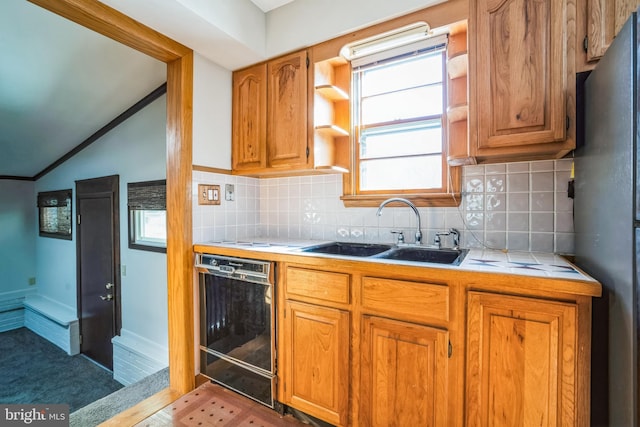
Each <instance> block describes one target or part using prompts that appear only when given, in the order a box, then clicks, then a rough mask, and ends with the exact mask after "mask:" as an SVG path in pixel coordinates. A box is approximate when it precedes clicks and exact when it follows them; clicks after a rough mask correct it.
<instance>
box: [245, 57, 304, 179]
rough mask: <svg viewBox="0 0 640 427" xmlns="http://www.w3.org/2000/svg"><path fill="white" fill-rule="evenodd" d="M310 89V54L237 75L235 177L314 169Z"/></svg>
mask: <svg viewBox="0 0 640 427" xmlns="http://www.w3.org/2000/svg"><path fill="white" fill-rule="evenodd" d="M307 90H308V89H307V51H306V50H302V51H299V52H295V53H292V54H289V55H286V56H283V57H280V58H276V59H274V60H272V61H269V62H267V63H261V64H257V65H254V66H252V67H249V68H246V69H243V70H239V71H236V72H234V73H233V107H232V113H233V114H232V129H233V134H232V168H233V170H234V172H238V173H241V174H246V175H270V174H278V173H286V172H288V171H290V170H297V169H305V168H308V165H309V161H310V155H309V145H308V140H309V137H308V134H307V132H308V126H307V123H308V118H307V112H308V102H307Z"/></svg>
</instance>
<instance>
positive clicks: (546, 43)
mask: <svg viewBox="0 0 640 427" xmlns="http://www.w3.org/2000/svg"><path fill="white" fill-rule="evenodd" d="M574 15H575V0H536V1H529V0H471V2H470V21H469V35H470V40H469V41H470V45H469V55H470V58H469V61H470V62H469V66H470V73H469V79H470V93H469V96H470V98H471V99H470V105H469V110H470V111H469V114H470V150H471V154H472V155H473V156H474V157H475V158H476V160H477V161H478V162H479V163H486V162H495V161H514V160H534V159H539V158H559V157H562V156H563V155H565V154H566V153H568V152H569V151H571V150H572V149H573V148H574V146H575V140H574V138H573V133H574V132H575V131H574V127H575V123H574V122H575V112H574V107H573V106H572V104H571V103H572V102H575V101H574V100H573V97H574V95H573V93H574V91H575V88H574V86H575V60H574V55H575V38H576V36H575V24H574V20H575V16H574ZM568 130H569V132H568Z"/></svg>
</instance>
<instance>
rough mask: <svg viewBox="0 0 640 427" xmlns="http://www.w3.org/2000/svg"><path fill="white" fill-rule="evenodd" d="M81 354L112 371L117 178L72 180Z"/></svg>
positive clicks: (116, 300) (116, 298) (116, 301)
mask: <svg viewBox="0 0 640 427" xmlns="http://www.w3.org/2000/svg"><path fill="white" fill-rule="evenodd" d="M76 193H77V204H76V206H77V207H78V212H77V234H78V242H77V254H78V313H79V316H80V335H81V344H80V351H81V352H82V353H83V354H84V355H86V356H88V357H89V358H91V359H93V360H94V361H96V362H98V363H99V364H101V365H103V366H104V367H106V368H108V369H113V347H112V344H111V339H112V338H113V337H114V336H115V335H117V334H118V333H119V327H120V298H119V292H118V289H119V284H120V281H119V275H118V274H117V268H118V266H119V264H120V262H119V234H120V233H119V221H118V211H119V208H118V177H117V176H111V177H105V178H97V179H92V180H85V181H78V182H76Z"/></svg>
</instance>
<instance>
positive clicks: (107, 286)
mask: <svg viewBox="0 0 640 427" xmlns="http://www.w3.org/2000/svg"><path fill="white" fill-rule="evenodd" d="M104 287H105V288H107V289H111V288H113V283H107V284H106V285H104Z"/></svg>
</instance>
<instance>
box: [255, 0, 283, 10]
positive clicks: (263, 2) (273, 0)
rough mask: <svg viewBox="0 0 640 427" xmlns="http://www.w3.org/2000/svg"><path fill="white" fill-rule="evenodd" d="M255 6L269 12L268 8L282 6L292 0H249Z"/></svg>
mask: <svg viewBox="0 0 640 427" xmlns="http://www.w3.org/2000/svg"><path fill="white" fill-rule="evenodd" d="M251 1H252V2H253V3H254V4H255V5H256V6H258V7H259V8H260V9H261V10H262V11H263V12H269V11H270V10H273V9H277V8H279V7H280V6H284V5H285V4H287V3H291V2H292V1H293V0H251Z"/></svg>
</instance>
